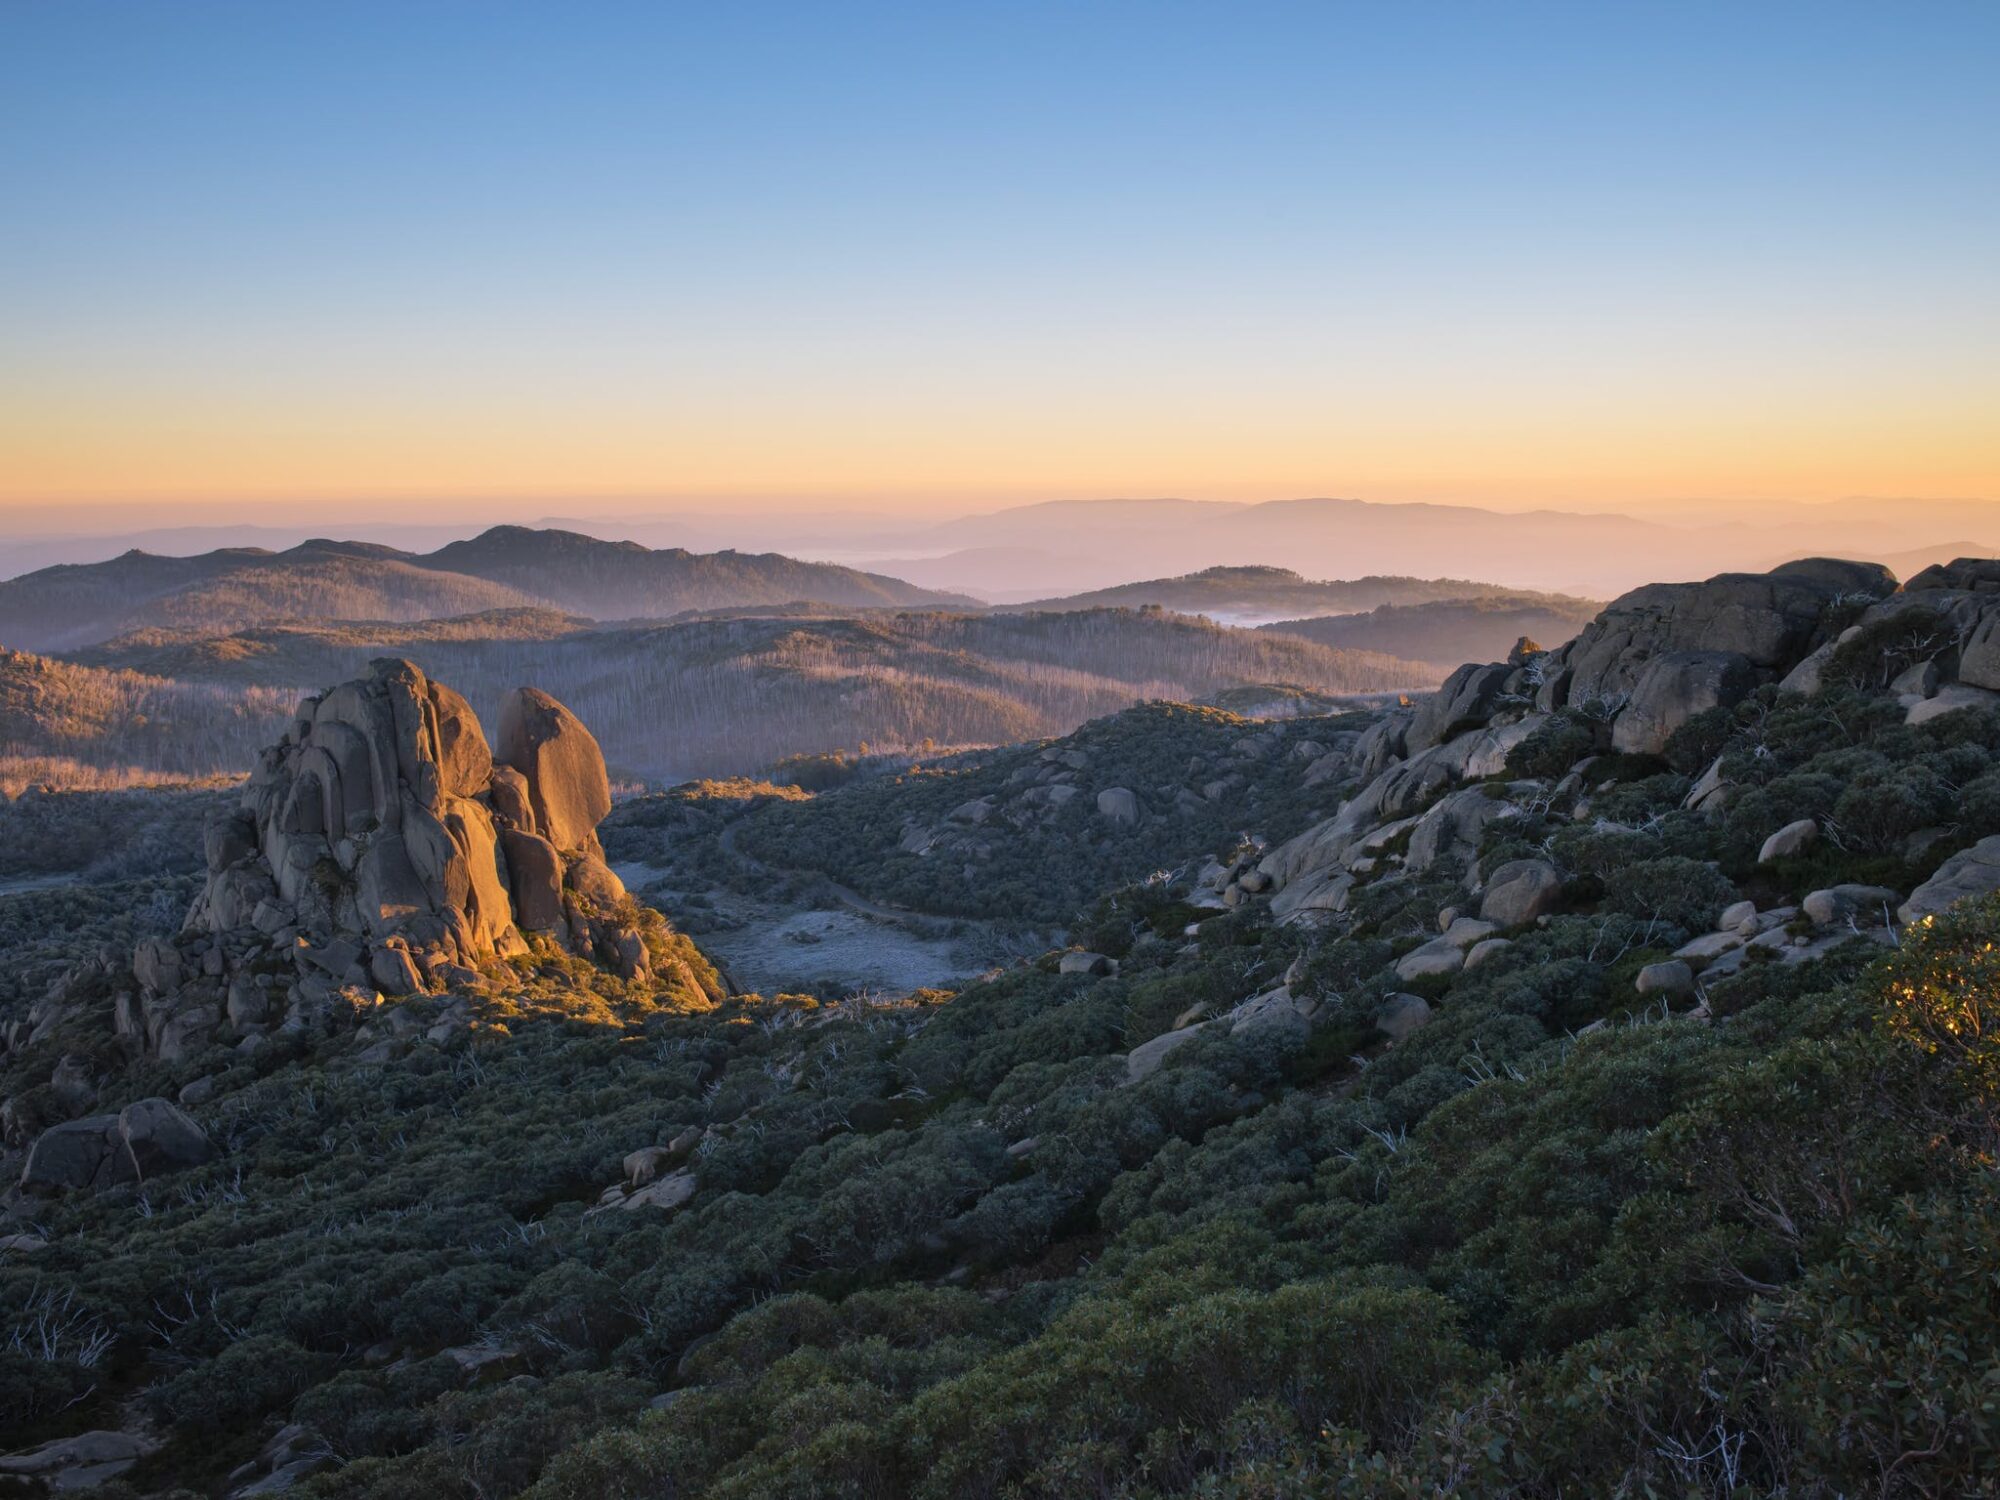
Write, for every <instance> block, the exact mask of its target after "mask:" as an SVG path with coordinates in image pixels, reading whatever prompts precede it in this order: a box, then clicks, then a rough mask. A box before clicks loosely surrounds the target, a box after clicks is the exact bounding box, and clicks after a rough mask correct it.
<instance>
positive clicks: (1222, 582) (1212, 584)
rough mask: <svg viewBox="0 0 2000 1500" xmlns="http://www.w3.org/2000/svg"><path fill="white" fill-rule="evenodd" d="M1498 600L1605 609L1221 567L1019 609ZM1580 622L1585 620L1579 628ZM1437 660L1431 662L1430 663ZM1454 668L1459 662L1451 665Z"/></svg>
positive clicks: (1252, 610) (1563, 600)
mask: <svg viewBox="0 0 2000 1500" xmlns="http://www.w3.org/2000/svg"><path fill="white" fill-rule="evenodd" d="M1469 599H1499V600H1505V601H1507V602H1508V603H1511V604H1514V605H1516V606H1522V605H1533V604H1539V603H1543V602H1547V603H1549V604H1551V605H1553V606H1557V607H1560V608H1563V609H1580V610H1581V611H1582V619H1583V620H1588V619H1589V618H1590V617H1591V615H1593V614H1595V613H1596V612H1597V610H1598V608H1599V607H1600V606H1599V605H1598V604H1596V603H1594V602H1592V601H1590V600H1585V599H1572V598H1569V597H1568V596H1566V595H1560V594H1523V593H1521V592H1520V591H1519V590H1515V589H1508V588H1504V587H1501V586H1499V585H1497V584H1491V583H1477V582H1474V581H1472V580H1469V579H1463V578H1395V577H1381V576H1376V577H1370V578H1354V579H1340V580H1328V581H1316V580H1314V579H1310V578H1306V577H1303V576H1302V575H1300V574H1298V573H1295V572H1293V571H1292V570H1291V569H1289V568H1273V567H1263V566H1234V567H1231V566H1223V567H1214V568H1204V569H1202V570H1201V571H1200V572H1198V573H1184V574H1182V575H1181V576H1180V577H1178V578H1155V579H1150V580H1148V581H1146V582H1144V583H1122V584H1118V585H1116V586H1114V587H1112V588H1105V589H1093V590H1091V591H1090V592H1088V593H1083V594H1070V595H1067V596H1064V597H1060V598H1052V599H1036V600H1030V601H1028V602H1027V603H1024V604H1020V605H1017V606H1013V607H1014V608H1019V609H1046V610H1069V609H1104V608H1112V607H1124V608H1131V609H1137V608H1143V607H1145V606H1147V605H1155V606H1158V607H1159V608H1161V609H1171V610H1177V611H1179V612H1180V613H1182V614H1191V615H1197V614H1198V615H1207V616H1208V617H1209V618H1210V619H1212V620H1216V621H1219V622H1220V623H1222V624H1225V625H1258V624H1265V623H1269V622H1272V621H1277V620H1285V619H1293V618H1296V617H1299V616H1307V615H1344V614H1353V613H1356V612H1358V611H1362V610H1372V609H1376V608H1377V607H1379V606H1381V605H1409V604H1426V603H1430V602H1433V601H1438V600H1469ZM1579 623H1580V622H1579ZM1368 649H1370V650H1375V651H1389V652H1390V653H1391V654H1393V655H1398V656H1407V655H1409V654H1410V653H1408V652H1406V651H1401V650H1399V649H1397V648H1395V647H1393V646H1386V645H1383V644H1381V643H1380V642H1374V643H1371V644H1370V646H1369V647H1368ZM1426 659H1434V658H1426ZM1453 664H1454V665H1456V661H1454V663H1453Z"/></svg>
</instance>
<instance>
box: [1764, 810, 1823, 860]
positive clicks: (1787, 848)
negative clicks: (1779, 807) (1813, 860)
mask: <svg viewBox="0 0 2000 1500" xmlns="http://www.w3.org/2000/svg"><path fill="white" fill-rule="evenodd" d="M1818 842H1819V824H1818V823H1816V822H1814V821H1813V820H1812V819H1811V818H1800V819H1799V820H1798V821H1797V822H1796V823H1787V824H1786V825H1785V826H1784V827H1783V828H1780V829H1779V830H1778V831H1777V832H1776V833H1774V834H1772V835H1771V836H1770V837H1769V838H1767V839H1765V840H1764V847H1763V848H1761V849H1759V850H1758V851H1757V863H1758V864H1760V865H1768V864H1770V863H1771V862H1772V861H1773V860H1779V859H1789V858H1791V857H1792V856H1793V855H1795V854H1802V853H1804V852H1805V851H1806V850H1807V849H1810V848H1811V847H1812V846H1813V845H1814V844H1816V843H1818Z"/></svg>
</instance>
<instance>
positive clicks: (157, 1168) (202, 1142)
mask: <svg viewBox="0 0 2000 1500" xmlns="http://www.w3.org/2000/svg"><path fill="white" fill-rule="evenodd" d="M118 1136H119V1139H120V1140H121V1141H122V1142H123V1143H124V1146H125V1150H126V1151H127V1153H129V1154H130V1156H131V1158H132V1169H133V1175H134V1176H136V1177H138V1178H139V1180H140V1181H142V1182H143V1181H145V1180H146V1179H148V1178H152V1177H158V1176H161V1175H162V1174H164V1173H167V1172H178V1171H180V1170H182V1169H183V1168H186V1167H198V1166H200V1165H201V1164H202V1163H203V1162H205V1161H207V1160H209V1159H210V1158H211V1157H213V1156H214V1155H215V1147H214V1146H212V1145H210V1144H209V1139H208V1134H207V1132H206V1131H204V1130H203V1129H202V1128H201V1127H200V1126H199V1125H197V1124H195V1122H194V1119H193V1117H192V1116H190V1115H189V1114H188V1113H187V1111H185V1110H183V1109H182V1108H181V1107H180V1106H179V1105H177V1104H170V1103H168V1102H167V1101H166V1100H165V1099H141V1100H139V1101H138V1102H137V1103H136V1104H128V1105H126V1106H125V1108H124V1109H122V1110H120V1111H119V1112H118Z"/></svg>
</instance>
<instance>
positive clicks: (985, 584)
mask: <svg viewBox="0 0 2000 1500" xmlns="http://www.w3.org/2000/svg"><path fill="white" fill-rule="evenodd" d="M1662 514H1667V513H1666V512H1662ZM1996 531H2000V502H1993V501H1851V502H1840V503H1837V504H1828V505H1804V504H1799V505H1783V506H1773V505H1754V504H1745V505H1742V506H1739V507H1736V508H1735V509H1734V510H1731V509H1728V508H1724V507H1710V508H1708V509H1705V510H1703V511H1701V512H1700V513H1699V514H1695V513H1684V514H1678V515H1676V516H1675V518H1674V519H1672V520H1671V521H1668V520H1652V519H1641V518H1638V517H1635V516H1629V515H1620V514H1613V513H1586V512H1575V511H1561V510H1535V511H1495V510H1485V509H1481V508H1478V507H1475V506H1469V505H1432V504H1388V503H1381V502H1374V501H1366V500H1352V499H1301V500H1273V501H1267V502H1264V503H1261V504H1237V503H1232V502H1226V501H1196V500H1176V499H1139V500H1059V501H1051V502H1048V503H1045V504H1040V505H1024V506H1015V507H1012V508H1009V509H1006V510H997V511H993V512H990V513H988V514H985V515H975V516H963V517H959V518H956V519H954V520H950V521H944V522H940V523H937V524H934V525H929V526H911V527H907V528H903V529H901V530H899V531H897V532H895V533H888V532H884V533H878V534H877V535H876V536H875V537H874V538H872V540H873V541H874V543H875V544H876V545H875V546H874V547H873V548H872V549H871V548H869V547H868V546H867V541H868V540H870V539H859V538H848V539H845V540H843V542H842V549H843V550H842V552H841V554H840V555H841V556H843V557H844V558H847V559H850V560H854V561H857V562H858V563H859V564H860V565H862V566H867V567H882V568H887V569H889V570H890V571H892V572H894V573H895V574H896V575H897V576H898V577H903V578H909V579H911V580H913V581H916V582H921V583H925V584H930V585H932V586H950V587H954V588H961V589H966V590H969V591H971V592H973V593H976V594H979V595H981V596H983V597H985V598H989V599H993V600H996V601H1004V602H1008V603H1014V602H1019V601H1023V600H1029V599H1040V598H1046V597H1048V596H1051V595H1054V594H1058V593H1074V592H1077V591H1079V590H1087V589H1094V588H1100V587H1106V586H1110V585H1115V584H1121V583H1126V582H1129V581H1131V580H1132V579H1134V578H1144V577H1159V576H1166V575H1172V574H1179V573H1185V572H1189V571H1191V570H1194V569H1198V568H1205V567H1211V566H1214V565H1217V564H1223V565H1231V564H1244V563H1247V564H1269V563H1274V562H1275V563H1281V564H1283V565H1285V566H1287V567H1291V568H1296V569H1298V570H1299V571H1300V572H1301V573H1304V574H1306V575H1307V576H1310V577H1320V578H1359V577H1363V576H1367V575H1375V574H1383V575H1390V576H1397V575H1412V574H1414V575H1418V576H1422V577H1440V576H1444V577H1458V578H1466V577H1470V578H1480V579H1485V580H1487V581H1488V582H1490V583H1496V584H1504V585H1507V586H1509V587H1511V588H1516V589H1538V590H1557V591H1560V592H1563V593H1568V594H1577V595H1589V596H1591V597H1596V598H1610V597H1613V596H1615V595H1617V594H1621V593H1623V592H1625V591H1626V590H1627V589H1631V588H1636V587H1638V586H1639V585H1640V584H1642V583H1652V582H1658V581H1662V580H1674V579H1681V580H1693V579H1700V578H1707V577H1710V576H1712V575H1714V574H1716V573H1719V572H1725V571H1729V570H1749V571H1763V570H1765V569H1767V568H1770V567H1773V566H1775V565H1777V564H1779V563H1782V562H1784V561H1787V560H1788V559H1791V558H1795V557H1803V556H1809V555H1813V554H1824V555H1831V556H1839V557H1855V558H1868V559H1873V560H1877V561H1882V562H1887V563H1889V565H1890V566H1891V567H1892V568H1895V569H1896V571H1897V573H1898V575H1899V576H1902V575H1903V574H1904V571H1905V570H1904V568H1901V567H1897V565H1896V563H1895V562H1894V561H1893V560H1892V559H1894V558H1896V557H1906V556H1907V555H1908V554H1909V553H1910V551H1911V550H1912V547H1911V543H1912V540H1913V538H1921V537H1924V536H1926V535H1927V536H1929V537H1965V536H1979V535H1981V534H1987V535H1992V534H1995V532H1996ZM786 545H787V546H789V547H790V548H791V549H792V550H794V551H799V552H802V553H803V554H804V555H806V556H825V555H831V554H830V553H828V552H827V551H825V550H823V549H816V548H815V547H814V545H813V544H812V543H811V541H810V540H808V539H803V538H801V539H797V540H794V541H789V542H787V543H786ZM1920 550H1922V551H1924V552H1927V553H1938V554H1943V555H1944V556H1946V557H1962V556H1968V555H1970V556H1990V555H1991V554H1992V549H1991V548H1990V547H1988V546H1985V545H1982V544H1979V543H1976V542H1963V541H1961V542H1954V543H1938V544H1934V545H1931V546H1927V547H1925V548H1922V549H1920ZM1908 571H1912V572H1913V571H1915V569H1914V568H1912V569H1909V570H1908Z"/></svg>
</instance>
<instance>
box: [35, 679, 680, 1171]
mask: <svg viewBox="0 0 2000 1500" xmlns="http://www.w3.org/2000/svg"><path fill="white" fill-rule="evenodd" d="M503 725H504V729H503V740H504V751H505V758H504V760H503V761H501V762H497V763H496V761H495V759H494V756H493V754H492V752H491V751H490V750H489V749H488V747H487V742H486V736H485V732H484V731H483V730H482V729H481V727H480V723H479V719H478V716H477V715H476V714H474V712H473V710H472V707H471V705H470V704H468V703H467V702H466V701H465V699H464V698H463V697H461V696H460V695H459V694H458V693H456V692H454V691H453V690H452V689H450V688H449V687H446V686H445V685H443V684H442V683H437V682H432V681H431V680H430V679H429V678H427V677H426V676H425V675H424V673H423V672H422V670H421V669H419V668H418V667H416V666H415V665H414V664H412V663H410V662H407V661H401V660H395V659H383V660H380V661H376V662H374V663H372V664H371V665H370V667H369V670H368V672H367V674H366V675H364V676H362V677H358V678H356V679H354V680H353V681H350V682H345V683H342V684H340V685H339V686H338V687H334V688H331V689H329V690H328V691H327V692H325V693H322V694H319V695H318V696H315V697H309V698H306V699H305V700H304V701H303V702H301V703H300V704H299V706H298V709H297V710H296V712H295V713H294V715H293V718H292V723H291V726H290V728H289V729H288V730H287V731H286V733H285V735H284V738H283V739H282V740H281V741H280V743H278V744H276V745H274V746H272V747H271V748H270V749H268V750H266V751H265V752H264V754H263V756H262V757H261V758H260V760H259V763H258V765H257V768H256V770H255V771H254V772H253V774H252V775H251V778H250V781H249V783H248V785H247V787H246V789H245V791H244V793H243V795H242V798H241V799H240V801H239V803H238V805H237V806H236V807H234V808H231V809H228V810H226V811H224V812H222V813H220V814H217V815H216V816H214V817H212V818H211V819H210V820H209V822H208V824H207V826H206V827H205V828H204V830H203V851H204V853H205V855H206V857H207V863H208V875H207V879H206V881H205V883H204V885H203V888H202V891H201V893H200V895H199V896H197V897H196V899H195V902H194V905H193V907H192V908H191V909H190V912H189V915H188V920H187V923H186V926H185V927H184V929H183V931H182V932H181V933H180V934H179V935H178V936H176V937H171V938H149V939H146V940H145V941H143V942H141V943H140V944H139V946H138V947H137V949H136V950H135V951H134V953H133V957H132V972H133V977H134V979H135V981H136V985H137V995H136V996H135V997H134V999H133V1000H132V1001H131V1002H129V1003H126V1004H123V1005H121V1007H120V1008H119V1010H118V1012H117V1014H118V1017H119V1024H120V1035H121V1036H123V1037H127V1038H130V1039H133V1040H135V1041H137V1042H138V1043H139V1044H140V1045H142V1046H143V1047H144V1048H146V1049H147V1050H149V1051H151V1052H152V1053H154V1055H156V1056H159V1057H161V1058H163V1059H165V1060H169V1061H171V1060H173V1059H175V1058H178V1057H187V1056H191V1055H193V1054H194V1053H195V1052H198V1051H199V1050H201V1049H202V1048H205V1047H208V1046H210V1045H212V1044H213V1043H215V1042H216V1041H218V1040H220V1041H225V1042H227V1041H230V1040H237V1039H240V1038H241V1036H242V1035H243V1034H251V1035H254V1034H256V1033H257V1032H258V1031H260V1030H268V1029H269V1028H270V1027H271V1026H273V1025H275V1024H278V1022H279V1018H278V1016H276V1015H275V1014H273V1010H274V1007H273V1005H272V1003H271V1002H270V997H269V995H268V993H267V992H266V982H267V981H270V982H271V983H275V985H276V988H277V990H278V991H279V992H280V993H288V994H289V995H290V996H291V1001H290V1005H289V1008H288V1010H287V1012H286V1014H285V1016H284V1018H283V1024H284V1025H287V1026H300V1025H305V1026H317V1025H319V1024H321V1023H322V1022H324V1021H325V1020H326V1018H327V1017H328V1016H330V1015H333V1014H334V1013H335V1012H337V1011H339V1010H340V1009H341V1007H339V1006H336V1005H334V1004H333V1003H332V1000H331V998H330V997H332V996H334V995H335V993H336V992H340V993H348V992H354V993H357V994H361V993H363V991H364V990H365V987H367V986H369V985H371V984H372V985H373V986H375V987H378V988H379V989H380V990H382V991H384V992H386V993H388V994H391V995H403V994H409V993H412V992H415V991H420V990H426V989H430V990H434V989H437V988H439V987H441V986H444V985H448V984H451V983H456V982H459V981H461V980H462V979H463V978H464V977H465V976H466V974H467V972H468V971H469V970H473V969H476V968H478V967H479V966H480V965H482V964H484V963H487V962H489V961H491V960H494V959H496V958H505V957H510V956H515V955H519V954H522V953H525V952H526V951H527V946H528V945H527V943H526V941H525V939H524V938H523V937H522V933H523V932H524V931H527V932H536V933H546V934H549V935H550V936H551V938H552V939H553V940H554V941H555V942H557V943H558V944H560V945H561V946H563V947H565V948H568V949H570V950H571V951H573V952H579V953H583V954H587V955H594V956H597V957H598V958H600V960H601V961H603V962H605V963H607V964H609V965H611V966H612V967H614V968H615V969H617V970H618V972H620V973H621V974H624V975H626V976H628V977H630V976H632V975H635V974H641V973H643V971H644V970H645V967H646V962H645V944H644V941H643V938H642V937H641V936H640V934H639V933H638V931H637V929H636V928H634V927H633V925H632V921H631V916H630V913H629V910H628V909H627V907H626V901H625V891H624V887H623V885H622V884H621V883H620V882H619V880H618V878H617V876H615V875H614V874H612V873H611V871H610V870H609V869H608V868H607V867H606V866H605V865H604V864H603V862H602V858H601V854H602V851H601V849H600V847H599V845H598V842H597V835H596V826H597V821H598V819H599V818H601V817H602V816H603V815H604V813H605V812H606V811H607V810H608V809H609V808H610V805H611V796H610V779H609V777H608V775H607V774H606V772H605V767H604V757H603V755H602V754H601V753H600V752H599V750H598V747H597V741H596V740H595V739H594V738H592V736H591V734H590V731H589V730H587V729H585V728H584V727H583V725H582V724H581V723H580V722H579V721H578V720H577V718H576V716H575V715H574V714H572V713H571V712H570V711H569V710H568V709H566V708H564V707H563V706H562V705H561V704H560V703H558V702H556V700H555V699H553V698H551V697H549V696H548V694H546V693H542V692H538V691H536V690H535V689H532V688H522V689H518V690H516V691H515V692H514V693H513V694H512V695H511V696H510V697H509V698H508V700H507V704H506V710H505V713H504V715H503ZM286 965H289V966H291V968H293V969H294V970H296V974H297V979H296V981H294V982H291V983H290V984H289V985H287V984H286V983H284V982H282V981H274V980H272V976H273V975H274V973H277V972H279V971H281V970H282V969H283V967H284V966H286ZM253 977H254V978H255V979H256V980H257V981H258V983H257V984H256V985H251V984H249V983H247V982H245V981H246V980H247V979H249V978H253ZM367 1003H368V1002H367V1001H366V999H365V995H364V999H363V1000H362V1002H361V1004H362V1008H366V1005H367ZM347 1008H348V1009H353V1008H354V1007H352V1006H349V1007H347ZM224 1028H227V1030H226V1031H225V1030H224ZM219 1032H220V1033H221V1034H220V1035H218V1033H219ZM55 1149H56V1147H55V1146H53V1145H52V1147H51V1150H52V1151H54V1150H55ZM51 1159H52V1160H53V1158H51Z"/></svg>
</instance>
